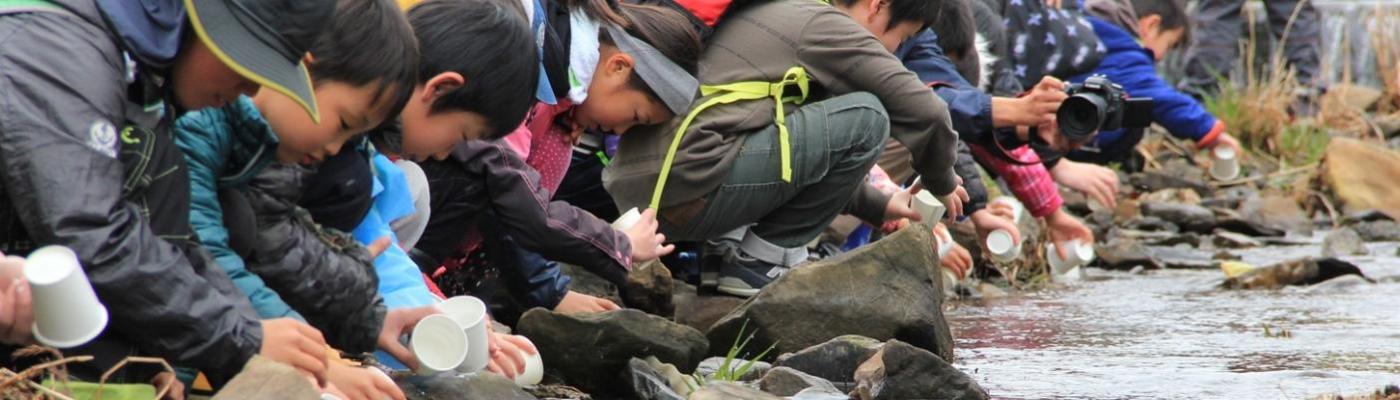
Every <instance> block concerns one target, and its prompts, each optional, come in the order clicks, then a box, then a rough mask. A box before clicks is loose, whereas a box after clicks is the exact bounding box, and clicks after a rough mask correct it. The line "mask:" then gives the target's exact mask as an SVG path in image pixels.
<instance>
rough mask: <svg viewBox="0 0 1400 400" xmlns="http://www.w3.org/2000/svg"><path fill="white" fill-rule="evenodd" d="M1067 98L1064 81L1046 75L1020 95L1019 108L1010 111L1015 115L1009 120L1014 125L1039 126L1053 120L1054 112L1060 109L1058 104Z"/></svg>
mask: <svg viewBox="0 0 1400 400" xmlns="http://www.w3.org/2000/svg"><path fill="white" fill-rule="evenodd" d="M1067 98H1069V94H1067V93H1065V83H1064V82H1063V81H1060V80H1059V79H1055V77H1052V76H1047V77H1044V78H1041V79H1040V83H1037V84H1036V85H1035V87H1034V88H1031V91H1030V92H1027V93H1026V95H1025V96H1021V97H1020V98H1019V99H1017V100H1019V101H1020V110H1018V112H1012V113H1011V115H1013V116H1015V117H1013V118H1014V119H1013V120H1012V121H1011V122H1013V123H1014V124H1015V125H1022V126H1039V125H1042V124H1048V123H1051V122H1054V121H1055V112H1057V111H1059V110H1060V104H1061V103H1064V102H1065V99H1067Z"/></svg>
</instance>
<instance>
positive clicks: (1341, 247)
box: [1322, 228, 1369, 257]
mask: <svg viewBox="0 0 1400 400" xmlns="http://www.w3.org/2000/svg"><path fill="white" fill-rule="evenodd" d="M1368 253H1369V252H1368V251H1366V243H1365V242H1363V241H1362V240H1361V235H1360V234H1358V233H1356V231H1355V230H1352V229H1351V228H1340V229H1337V230H1335V231H1332V233H1329V234H1327V237H1326V238H1324V239H1322V256H1323V257H1343V256H1364V255H1366V254H1368Z"/></svg>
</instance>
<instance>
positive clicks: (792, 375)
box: [758, 367, 839, 396]
mask: <svg viewBox="0 0 1400 400" xmlns="http://www.w3.org/2000/svg"><path fill="white" fill-rule="evenodd" d="M758 388H759V389H763V391H765V392H768V393H772V394H776V395H779V396H793V395H796V394H797V393H798V392H801V391H803V390H806V389H807V388H816V389H817V390H821V391H828V392H837V393H839V392H838V391H837V390H836V386H835V385H832V384H831V382H830V381H827V380H826V379H822V378H818V377H815V376H811V375H808V374H806V373H804V372H802V371H798V370H795V369H792V368H788V367H777V368H773V369H772V370H770V371H768V373H767V374H765V375H763V380H760V381H759V382H758Z"/></svg>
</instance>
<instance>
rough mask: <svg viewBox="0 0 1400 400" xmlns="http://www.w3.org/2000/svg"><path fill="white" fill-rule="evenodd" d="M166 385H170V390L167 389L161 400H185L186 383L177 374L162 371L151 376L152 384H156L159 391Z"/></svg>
mask: <svg viewBox="0 0 1400 400" xmlns="http://www.w3.org/2000/svg"><path fill="white" fill-rule="evenodd" d="M165 385H170V390H168V391H166V392H165V395H164V396H161V398H160V399H159V400H185V383H184V382H180V380H179V379H176V378H175V374H172V373H169V372H161V373H159V374H156V376H155V377H154V378H151V386H155V387H156V391H157V392H159V391H160V389H161V388H163V387H165Z"/></svg>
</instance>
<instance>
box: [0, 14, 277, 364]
mask: <svg viewBox="0 0 1400 400" xmlns="http://www.w3.org/2000/svg"><path fill="white" fill-rule="evenodd" d="M52 3H55V4H56V5H58V6H59V7H61V8H62V10H61V11H60V12H24V13H10V14H5V15H0V166H3V168H0V192H3V193H5V195H4V196H3V197H2V198H0V248H3V251H4V252H5V253H6V254H7V255H22V254H23V253H24V252H26V251H28V250H30V249H33V248H34V247H37V246H41V245H49V244H58V245H64V246H68V247H69V248H72V249H73V251H74V252H75V253H77V255H78V258H79V260H80V261H81V263H82V266H83V269H84V272H85V273H86V274H87V278H88V281H89V282H90V283H92V286H93V288H94V289H95V291H96V293H97V296H98V298H99V300H101V301H102V303H103V304H104V305H106V306H107V310H108V312H109V313H110V317H109V318H110V320H109V322H108V324H107V330H106V331H105V332H103V333H102V334H101V336H99V338H98V339H97V340H98V341H115V342H123V343H127V344H130V345H133V346H134V347H136V348H137V349H139V350H140V352H141V353H144V354H147V355H154V356H157V357H161V358H164V359H166V360H167V361H169V362H170V363H172V364H176V365H186V366H191V367H196V368H199V369H200V370H202V371H204V372H205V374H206V375H207V376H209V378H210V380H211V381H212V383H214V384H215V385H219V384H220V383H221V382H222V381H224V380H226V379H228V378H231V377H232V375H233V374H235V373H237V372H238V370H240V369H241V368H242V366H243V364H244V363H246V362H247V360H248V359H250V358H251V357H252V356H253V355H254V354H256V353H257V352H258V350H259V346H260V345H261V342H262V327H261V325H260V323H259V321H258V319H257V315H256V314H254V312H253V310H252V308H251V307H250V306H249V305H248V301H247V300H246V299H245V298H244V297H243V296H241V295H239V294H238V292H237V289H235V288H234V287H233V284H232V282H230V281H229V279H228V277H227V276H226V275H225V274H224V273H223V272H222V271H220V270H219V269H218V268H215V267H214V266H213V265H211V264H212V261H210V260H209V254H208V253H207V252H205V251H204V250H203V249H201V248H200V247H199V245H198V243H194V242H193V241H191V240H190V238H191V235H192V233H191V232H190V229H189V221H188V218H189V210H188V207H189V202H188V198H187V196H188V194H189V189H188V185H189V182H188V180H187V178H186V177H185V173H184V171H183V170H184V168H185V165H184V160H183V159H182V157H181V156H180V155H179V151H178V150H177V149H176V148H175V147H174V146H173V145H171V144H170V132H169V128H170V125H169V123H170V120H171V118H172V117H173V116H175V115H176V113H177V112H178V111H177V110H176V109H175V108H174V107H173V106H171V104H173V103H167V102H164V101H163V100H165V99H169V98H170V91H169V88H166V87H162V86H161V84H162V83H163V82H168V80H163V79H161V77H160V76H159V74H160V73H161V72H160V71H161V69H159V68H156V67H153V66H150V65H148V64H146V63H145V62H143V61H140V60H143V59H145V58H146V57H141V55H140V54H135V55H133V54H131V53H130V52H129V47H128V46H127V44H126V43H124V42H123V40H122V38H121V37H122V35H121V32H122V30H123V29H124V27H123V26H120V25H116V24H113V23H109V22H108V21H107V18H105V16H104V15H102V13H101V12H100V11H99V10H98V7H97V4H96V2H95V1H93V0H52ZM133 60H136V61H133ZM125 128H132V129H134V130H136V131H140V132H144V134H143V135H130V134H125V135H124V134H123V131H125ZM131 132H133V131H129V132H128V133H131ZM138 136H144V137H138ZM133 142H135V143H133ZM153 163H155V164H159V165H153ZM4 353H6V354H8V353H9V352H8V351H5V352H4ZM67 353H68V354H69V355H74V354H83V353H81V352H75V351H68V352H67ZM94 363H96V362H94ZM94 363H87V364H94ZM7 365H8V364H7ZM82 367H84V366H81V365H79V366H75V368H82ZM73 372H75V377H79V378H83V379H87V378H89V377H86V376H79V375H78V374H76V371H73ZM100 374H101V372H100V371H98V375H100ZM91 378H95V376H93V377H91Z"/></svg>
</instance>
